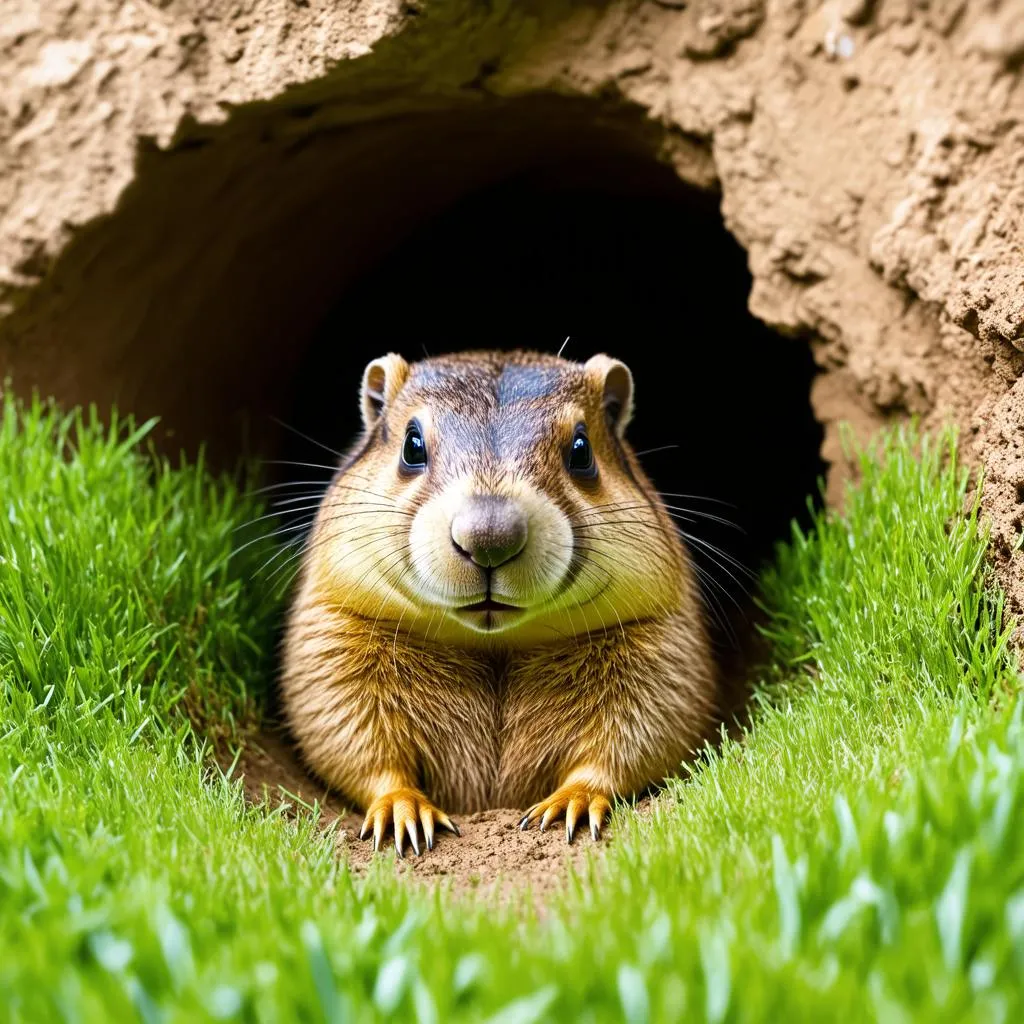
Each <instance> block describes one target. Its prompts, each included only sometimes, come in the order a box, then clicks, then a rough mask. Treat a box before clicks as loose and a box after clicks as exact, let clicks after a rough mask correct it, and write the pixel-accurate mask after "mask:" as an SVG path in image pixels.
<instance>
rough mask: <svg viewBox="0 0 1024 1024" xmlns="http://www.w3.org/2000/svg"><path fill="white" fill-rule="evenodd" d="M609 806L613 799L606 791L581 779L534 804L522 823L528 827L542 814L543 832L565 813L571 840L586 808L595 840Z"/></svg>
mask: <svg viewBox="0 0 1024 1024" xmlns="http://www.w3.org/2000/svg"><path fill="white" fill-rule="evenodd" d="M610 810H611V803H610V802H609V800H608V797H607V796H606V795H605V794H604V793H600V792H598V791H597V790H593V789H590V788H588V787H587V786H585V785H583V784H582V783H578V782H574V783H570V784H569V785H567V786H562V787H561V788H559V789H556V790H555V792H554V793H552V794H551V796H549V797H548V798H547V800H542V801H541V802H540V803H539V804H534V805H533V806H532V807H531V808H530V809H529V810H528V811H527V812H526V814H524V815H523V818H522V821H520V822H519V827H520V828H521V829H524V830H525V829H527V828H529V827H530V823H531V822H532V821H536V820H537V818H540V830H541V832H543V831H544V830H545V829H546V828H547V827H548V825H549V824H550V823H551V822H552V821H554V820H555V819H556V818H558V817H560V816H561V815H562V814H564V815H565V839H566V842H569V843H571V842H572V839H573V836H574V835H575V834H576V822H577V821H578V820H579V818H580V815H581V814H582V813H583V812H584V811H586V812H587V820H588V821H589V823H590V834H591V835H592V836H593V837H594V840H595V842H596V841H597V840H598V839H600V838H601V826H602V825H603V824H604V819H605V817H606V816H607V815H608V813H609V811H610Z"/></svg>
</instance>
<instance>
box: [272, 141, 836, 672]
mask: <svg viewBox="0 0 1024 1024" xmlns="http://www.w3.org/2000/svg"><path fill="white" fill-rule="evenodd" d="M750 284H751V279H750V275H749V272H748V270H747V266H746V256H745V253H744V251H743V250H742V248H741V247H740V246H739V245H738V244H737V242H736V241H735V239H733V238H732V236H731V235H730V234H729V233H728V232H727V231H726V229H725V227H724V226H723V224H722V219H721V216H720V214H719V211H718V197H717V196H716V195H715V194H713V193H709V192H702V191H698V190H696V189H693V188H691V187H688V186H686V185H684V184H683V183H681V182H680V181H679V180H678V178H677V176H676V175H675V173H674V172H673V171H672V169H671V168H669V167H667V166H664V165H662V164H659V163H657V162H656V161H653V160H651V159H650V158H649V157H648V158H645V157H644V156H641V155H636V154H623V153H621V152H618V153H616V152H611V153H608V154H605V155H604V157H603V158H601V157H600V156H599V157H597V158H596V159H595V157H594V155H593V154H587V156H586V158H585V159H580V158H574V157H571V156H570V157H568V158H564V159H561V160H558V161H549V162H545V163H543V164H541V165H539V166H537V167H534V168H532V169H529V170H526V171H523V172H521V173H518V174H515V175H512V176H510V177H508V178H507V179H504V180H502V181H499V182H497V183H495V184H493V185H490V186H489V187H486V188H482V189H477V190H473V191H471V192H470V193H469V194H467V195H464V196H462V197H461V198H460V199H458V200H457V201H456V202H455V203H453V204H452V205H451V206H449V207H448V208H447V209H446V210H444V211H443V212H442V213H440V214H439V215H438V216H436V217H434V218H432V219H431V220H430V221H429V222H427V223H425V224H423V225H421V226H420V227H419V228H418V229H417V230H415V231H414V232H412V233H411V234H410V235H409V236H408V237H406V238H405V239H404V240H403V241H402V242H401V243H400V244H398V245H396V246H395V247H393V248H392V249H391V251H390V252H388V253H387V254H386V255H385V256H384V257H383V258H382V259H381V260H380V261H378V262H376V263H375V264H374V265H373V266H370V267H367V268H366V270H365V272H364V273H363V274H361V275H360V276H359V278H358V279H357V280H356V281H355V282H354V283H353V284H352V285H351V286H350V287H349V288H347V289H346V290H345V291H344V292H343V294H341V295H340V296H339V297H338V299H337V302H336V304H335V305H334V308H333V309H332V310H331V312H330V314H329V315H328V316H327V317H326V318H325V319H324V321H323V323H322V324H321V325H320V326H319V327H318V329H317V330H316V331H315V332H314V334H313V336H312V338H311V341H310V345H309V347H308V349H307V350H306V352H305V354H304V357H303V361H302V363H301V365H300V367H299V369H298V372H297V374H296V376H295V378H294V387H295V391H294V394H293V399H292V404H291V407H290V409H289V410H288V413H287V422H289V423H290V424H291V425H292V426H293V427H294V428H295V429H296V430H297V431H301V433H302V434H305V435H308V436H309V437H312V438H315V439H317V440H318V441H320V442H321V443H322V444H325V445H327V446H328V447H330V448H335V449H344V447H345V446H346V445H347V444H348V443H349V442H350V441H351V440H352V439H353V438H354V437H355V436H357V433H358V430H359V413H358V407H357V401H356V389H357V387H358V382H359V380H360V376H361V371H362V367H363V366H364V365H365V363H366V362H367V361H369V360H370V359H373V358H374V357H376V356H379V355H382V354H383V353H385V352H387V351H398V352H400V353H401V354H402V355H404V356H405V357H406V358H407V359H410V360H413V359H417V358H422V356H423V355H424V353H429V354H434V355H436V354H441V353H443V352H447V351H452V350H462V349H471V348H477V349H480V348H500V349H508V348H515V347H523V348H538V349H541V350H545V351H557V350H558V349H559V348H560V347H561V346H562V345H563V343H565V339H566V338H568V339H569V340H568V342H567V343H565V355H566V357H567V358H574V359H580V360H584V359H587V358H588V357H589V356H591V355H593V354H594V353H595V352H600V351H604V352H607V353H609V354H611V355H614V356H616V357H618V358H621V359H623V360H625V361H626V362H627V363H629V365H630V366H631V367H632V369H633V371H634V374H635V377H636V383H637V411H636V415H635V418H634V421H633V424H632V425H631V427H630V431H629V437H630V440H631V441H632V443H633V445H634V447H635V448H636V449H637V450H638V451H639V452H642V453H646V454H644V455H643V456H642V461H643V462H644V465H645V466H646V467H647V469H648V471H649V473H650V474H651V476H652V477H653V479H654V481H655V484H656V486H657V487H658V488H659V489H660V490H661V491H662V492H664V493H665V494H666V495H667V497H666V501H667V502H668V503H669V504H670V505H673V506H675V507H676V509H678V510H679V511H680V514H681V515H683V516H686V517H688V518H687V519H686V520H684V521H683V522H682V523H681V527H682V529H683V530H685V531H686V532H687V533H688V534H690V538H689V547H690V550H691V552H692V553H693V556H694V559H695V561H696V562H697V564H698V571H699V574H700V576H701V581H702V589H703V592H704V596H705V600H706V603H707V608H708V613H709V617H710V620H711V623H712V625H713V627H714V631H715V638H716V642H717V647H718V649H719V651H720V654H721V657H722V658H723V660H724V661H725V662H727V663H728V664H727V671H729V672H730V673H733V674H735V673H736V672H737V671H740V670H741V668H742V658H743V654H744V649H745V643H744V641H745V639H746V638H747V634H748V633H749V631H750V628H751V624H752V611H753V609H752V607H751V603H750V600H749V598H750V595H751V592H752V591H753V590H754V589H755V588H756V578H755V577H756V572H757V570H758V568H759V567H760V566H761V565H762V563H763V562H764V561H765V560H766V559H767V558H770V556H771V554H772V551H773V546H774V544H775V543H776V542H777V541H778V540H779V539H781V538H785V537H787V536H788V533H789V524H790V522H791V521H792V520H793V519H797V520H800V521H804V522H805V521H806V518H807V515H808V507H807V498H808V496H811V497H814V498H816V497H817V493H818V492H817V481H818V478H819V477H820V476H821V475H823V473H824V470H825V466H824V463H823V462H822V460H821V458H820V454H819V450H820V446H821V442H822V429H821V426H820V424H819V423H818V422H817V421H816V420H815V418H814V415H813V412H812V410H811V407H810V403H809V391H810V385H811V380H812V377H813V375H814V370H815V368H814V363H813V360H812V357H811V353H810V349H809V347H808V346H807V345H805V344H803V343H801V342H799V341H796V340H793V339H790V338H783V337H781V336H779V335H778V334H776V333H775V332H773V331H772V330H770V329H769V328H768V327H766V326H765V325H764V324H763V323H761V322H760V321H758V320H757V319H755V318H754V317H753V316H752V315H751V314H750V313H749V312H748V311H747V296H748V294H749V290H750ZM284 441H285V450H286V454H285V458H286V459H291V460H294V461H296V462H300V463H318V462H324V461H325V453H324V451H323V449H318V448H317V447H316V446H313V445H311V444H310V443H309V442H308V441H306V440H304V439H303V438H302V437H300V436H299V435H298V434H297V433H288V434H286V436H285V438H284ZM327 461H330V459H329V457H328V459H327ZM310 473H311V470H310V469H309V468H308V467H299V468H296V469H295V471H294V474H295V476H296V477H297V478H301V479H303V480H308V479H310ZM313 475H314V477H315V475H316V474H315V471H314V473H313ZM324 475H326V473H325V474H324Z"/></svg>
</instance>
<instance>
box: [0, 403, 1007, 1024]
mask: <svg viewBox="0 0 1024 1024" xmlns="http://www.w3.org/2000/svg"><path fill="white" fill-rule="evenodd" d="M131 430H132V428H131V427H130V425H129V426H125V427H118V428H115V429H113V430H107V429H104V428H102V427H100V426H98V425H97V423H96V422H95V420H94V419H90V418H82V417H76V416H71V417H65V416H61V415H58V414H57V413H55V412H53V411H52V410H50V409H48V408H46V407H43V406H40V405H38V404H37V405H34V406H32V407H30V408H27V409H21V408H19V407H18V406H16V405H15V404H14V403H13V401H12V400H10V399H7V400H6V402H5V404H4V408H3V420H2V424H0V996H2V998H0V1005H2V1006H3V1013H5V1014H6V1016H7V1017H9V1018H10V1019H12V1020H25V1021H40V1020H50V1019H54V1020H88V1021H91V1020H99V1019H110V1020H128V1019H141V1020H145V1021H163V1020H189V1021H192V1020H201V1019H206V1018H213V1019H241V1020H253V1021H257V1020H258V1021H275V1020H290V1019H302V1020H323V1019H326V1020H371V1019H380V1018H384V1019H386V1018H388V1017H394V1018H396V1019H401V1020H417V1021H423V1022H428V1021H448V1020H459V1019H466V1020H481V1019H483V1020H492V1021H499V1022H502V1024H511V1022H526V1021H535V1020H547V1019H550V1020H564V1019H576V1020H605V1019H625V1020H627V1021H630V1022H637V1021H644V1020H674V1019H680V1018H688V1019H697V1020H699V1019H708V1020H713V1021H733V1020H737V1021H738V1020H780V1019H784V1020H787V1021H794V1020H824V1019H842V1020H844V1021H848V1020H856V1019H870V1018H873V1017H875V1018H878V1017H881V1018H884V1019H886V1020H901V1019H916V1020H927V1021H941V1020H978V1021H982V1020H984V1021H998V1020H1006V1021H1012V1020H1015V1019H1021V1017H1022V1013H1024V995H1022V982H1021V979H1022V977H1024V830H1022V829H1021V815H1022V812H1024V774H1022V772H1024V711H1022V702H1021V699H1020V693H1019V682H1018V678H1017V673H1016V669H1015V666H1014V663H1013V662H1012V659H1011V657H1010V655H1009V654H1008V652H1007V648H1006V631H1005V627H1004V625H1003V624H1002V623H1001V615H1000V605H999V599H998V597H997V596H995V595H993V593H992V592H991V591H989V590H987V589H986V587H987V578H986V570H985V566H984V560H983V554H984V550H985V538H984V535H983V531H982V529H981V527H980V525H979V522H978V518H977V509H976V507H974V506H972V505H971V503H970V501H969V500H966V499H969V498H970V494H969V493H968V491H967V482H966V476H965V474H964V473H963V471H962V470H961V469H959V468H958V467H957V464H956V460H955V451H954V449H953V446H952V441H951V440H950V439H949V438H943V439H942V440H940V441H939V442H927V443H925V444H924V445H923V450H922V452H921V457H920V458H914V457H912V456H911V454H910V452H911V451H912V450H915V448H916V447H920V446H919V445H918V444H917V439H915V437H914V436H913V435H912V434H891V435H889V436H888V437H887V438H886V439H885V441H884V444H883V446H882V450H881V451H880V452H878V453H875V454H874V455H873V456H872V457H870V458H869V457H867V456H865V457H863V458H862V460H861V469H862V478H863V479H862V482H861V484H860V486H859V487H858V489H856V490H855V491H853V492H851V494H850V496H849V500H848V503H847V506H846V513H845V518H840V517H838V516H835V515H827V516H826V515H819V516H818V517H817V521H816V523H815V526H814V529H813V530H812V531H811V532H809V533H808V534H806V535H801V534H799V533H795V534H794V536H793V538H792V541H791V543H790V544H789V545H788V546H787V547H786V548H785V549H783V550H781V551H780V554H779V558H778V562H777V565H776V567H775V569H774V570H773V571H772V572H771V573H769V574H768V575H767V576H766V578H765V579H764V581H763V587H764V590H763V596H762V600H763V603H764V607H765V609H766V612H767V616H768V626H767V630H768V634H769V639H770V649H771V651H772V655H771V659H770V663H769V664H768V665H767V666H766V667H765V670H764V672H763V681H762V685H761V686H760V688H759V690H758V695H757V701H756V706H755V708H754V712H753V716H752V723H751V726H750V728H749V732H748V734H747V735H746V736H745V738H744V741H743V742H742V743H732V742H727V743H725V744H724V746H723V747H722V748H721V750H720V751H719V752H717V753H714V754H709V755H708V756H707V757H706V758H705V760H704V763H702V764H701V765H700V766H699V767H698V768H697V769H696V770H695V771H694V772H693V774H692V776H690V777H689V778H687V779H686V780H685V781H680V782H678V783H676V784H674V785H672V787H671V788H670V790H669V792H668V794H667V795H666V796H665V798H664V799H663V800H662V801H661V802H660V803H659V804H658V808H657V811H656V812H655V813H654V814H652V815H648V816H645V817H642V818H641V817H638V816H636V815H634V814H633V813H632V812H631V811H630V810H629V809H621V810H619V811H618V812H617V813H616V819H615V827H616V831H617V840H616V842H615V843H614V844H613V845H612V846H610V847H609V852H608V855H607V858H606V859H605V861H604V862H603V866H600V867H598V866H596V865H592V867H591V869H590V870H589V872H588V873H586V877H582V878H573V879H571V880H570V881H569V882H568V884H567V886H566V888H565V891H564V892H562V893H561V894H559V895H558V896H556V897H555V898H553V899H552V900H551V901H550V903H549V908H548V913H547V915H546V917H545V918H544V919H542V920H538V919H537V918H536V917H535V916H533V915H532V914H531V913H530V912H529V911H528V910H525V909H524V908H523V907H520V906H511V907H508V908H506V909H504V910H497V909H495V908H493V907H489V906H486V905H478V904H477V903H476V902H475V901H473V900H471V899H469V898H461V901H457V900H456V899H455V898H454V897H452V896H451V895H450V894H446V893H444V892H434V893H425V892H419V891H414V890H411V889H409V888H408V887H406V886H404V885H402V884H398V883H397V882H396V881H395V880H394V879H393V878H391V877H390V876H389V872H388V870H387V865H386V864H384V865H382V867H381V868H380V869H378V870H376V871H374V872H373V873H372V874H371V876H370V877H369V878H367V879H365V880H355V879H354V878H353V877H352V876H350V875H349V873H348V872H347V870H346V869H345V867H344V865H343V864H341V863H339V861H338V860H337V858H336V857H335V855H334V850H333V845H332V842H331V839H330V837H329V836H328V837H325V836H324V835H322V834H321V833H320V832H319V831H318V829H317V827H316V824H315V821H314V820H313V816H312V815H308V816H306V817H305V818H304V819H303V820H301V821H300V822H298V823H297V824H296V823H295V822H292V821H289V820H288V819H287V818H286V817H285V816H284V815H283V814H281V813H279V812H276V811H274V810H271V809H269V808H247V807H246V806H245V804H244V802H243V800H242V796H241V793H240V790H239V787H238V785H237V783H235V782H232V781H228V780H225V779H224V778H223V777H222V776H221V775H220V774H219V773H218V772H216V771H215V770H212V769H211V768H210V767H209V764H210V760H209V757H208V756H207V755H206V753H205V752H204V748H203V743H202V737H203V736H204V735H211V736H214V737H216V738H218V741H219V742H225V741H227V740H229V739H230V738H231V737H233V736H234V737H244V735H245V731H246V729H247V728H248V726H249V724H250V723H251V722H253V721H254V720H255V719H256V718H257V717H258V707H259V701H260V696H261V693H262V691H263V690H264V688H265V686H266V681H267V678H268V671H269V665H270V664H271V662H272V655H273V651H272V646H273V638H274V629H275V620H276V618H277V617H278V616H279V614H280V601H281V597H280V595H279V594H276V593H274V592H272V591H271V590H269V589H268V588H267V587H266V586H264V585H253V584H251V583H250V582H249V579H250V576H251V574H252V572H253V570H254V568H255V566H256V565H258V564H259V563H258V561H257V559H261V558H262V556H261V555H259V554H257V553H256V552H254V551H253V550H252V549H249V550H247V551H246V552H245V553H243V554H242V556H240V557H239V558H236V559H232V558H231V551H232V548H233V546H234V545H235V544H236V542H237V536H238V535H237V533H236V532H235V529H236V527H237V526H238V524H239V523H242V522H244V521H246V520H247V519H249V518H251V517H252V516H253V515H255V514H258V513H257V510H256V509H255V508H254V506H253V505H252V504H251V503H250V502H249V501H247V500H245V499H242V498H240V497H239V496H238V493H237V491H236V490H235V489H234V487H233V486H232V485H231V484H230V483H229V482H227V481H224V480H220V481H214V480H211V479H210V478H209V476H208V475H207V474H206V473H205V472H204V471H203V470H202V469H201V468H200V469H196V468H188V467H181V468H174V467H172V466H170V465H168V464H166V463H163V462H160V461H158V460H156V459H155V458H154V457H153V456H152V455H150V454H147V453H146V452H145V451H144V450H143V449H140V445H143V446H144V444H145V441H144V438H143V435H144V430H140V431H137V432H136V433H134V434H132V433H131ZM965 500H966V505H965ZM965 507H966V508H967V510H968V511H967V513H966V514H962V513H963V510H964V508H965ZM258 546H259V545H254V547H258ZM250 556H251V557H250ZM388 856H391V855H390V854H389V855H388Z"/></svg>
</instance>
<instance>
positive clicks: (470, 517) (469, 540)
mask: <svg viewBox="0 0 1024 1024" xmlns="http://www.w3.org/2000/svg"><path fill="white" fill-rule="evenodd" d="M452 543H453V544H454V545H455V547H456V548H458V549H459V551H460V552H461V553H462V554H463V555H465V556H466V558H470V559H472V560H473V561H474V562H476V564H477V565H482V566H484V568H487V569H493V568H495V567H496V566H499V565H504V564H505V563H506V562H511V561H512V559H513V558H515V557H516V555H518V554H519V552H520V551H522V550H523V548H524V547H526V513H525V512H523V510H522V509H521V508H520V507H519V505H518V504H517V503H516V502H515V501H512V500H511V499H510V498H498V497H495V496H493V495H479V496H476V497H472V498H469V499H467V501H466V502H465V504H464V505H463V506H462V508H461V509H459V511H458V513H457V514H456V516H455V518H454V519H453V520H452Z"/></svg>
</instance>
